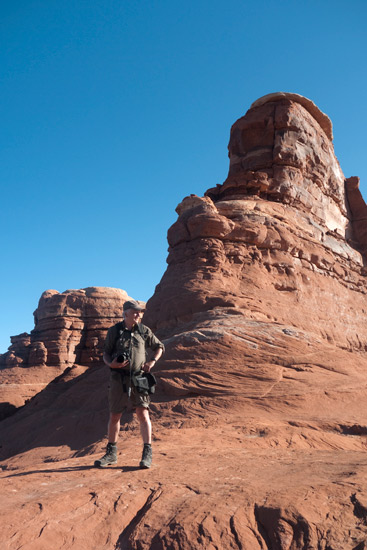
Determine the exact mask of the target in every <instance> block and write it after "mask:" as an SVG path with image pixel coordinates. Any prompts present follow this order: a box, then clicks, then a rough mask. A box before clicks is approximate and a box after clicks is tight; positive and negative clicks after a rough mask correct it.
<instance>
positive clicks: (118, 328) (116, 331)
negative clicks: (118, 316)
mask: <svg viewBox="0 0 367 550" xmlns="http://www.w3.org/2000/svg"><path fill="white" fill-rule="evenodd" d="M113 328H114V329H115V333H116V335H115V344H116V342H117V340H118V339H119V338H120V330H121V329H122V321H119V322H118V323H116V325H114V327H113Z"/></svg>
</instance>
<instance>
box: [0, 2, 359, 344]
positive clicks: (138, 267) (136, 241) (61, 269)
mask: <svg viewBox="0 0 367 550" xmlns="http://www.w3.org/2000/svg"><path fill="white" fill-rule="evenodd" d="M0 6H1V7H0V26H1V33H0V40H1V48H0V75H1V85H0V95H1V101H0V109H1V134H0V136H1V137H0V139H1V161H0V167H1V168H0V170H1V218H0V224H1V260H2V268H1V275H0V277H1V280H0V307H1V326H0V352H5V351H6V349H7V347H8V346H9V344H10V341H9V337H10V335H14V334H18V333H20V332H24V331H26V332H29V331H30V330H31V329H32V328H33V316H32V313H33V311H34V310H35V309H36V307H37V303H38V299H39V297H40V295H41V293H42V292H43V291H44V290H46V289H49V288H53V289H56V290H58V291H60V292H63V291H64V290H66V289H70V288H84V287H87V286H111V287H120V288H123V289H125V290H126V291H127V292H128V293H129V294H130V295H131V296H133V297H134V298H136V299H143V300H146V299H148V298H149V297H150V296H151V295H152V294H153V292H154V288H155V285H156V284H158V282H159V281H160V278H161V276H162V275H163V273H164V271H165V268H166V262H165V260H166V256H167V241H166V233H167V229H168V227H169V226H170V225H171V224H172V223H173V222H174V221H175V219H176V217H177V215H176V213H175V208H176V206H177V204H178V203H179V202H180V201H181V200H182V198H183V197H184V196H186V195H188V194H190V193H196V194H198V195H202V194H203V193H204V191H205V190H206V189H207V188H209V187H212V186H214V185H215V184H216V183H221V182H222V181H223V180H224V179H225V177H226V174H227V171H228V158H227V144H228V138H229V130H230V127H231V124H232V123H233V122H234V121H235V120H236V119H237V118H239V117H240V116H242V115H244V114H245V112H246V111H247V109H248V108H249V106H250V104H251V103H252V102H253V101H255V100H256V99H257V98H258V97H260V96H263V95H265V94H267V93H270V92H274V91H287V92H296V93H299V94H302V95H304V96H306V97H308V98H310V99H311V100H313V101H314V102H315V103H316V104H317V105H318V107H319V108H320V109H321V110H322V111H324V112H325V113H326V114H327V115H328V116H329V117H330V118H331V120H332V122H333V126H334V136H335V138H334V147H335V151H336V155H337V157H338V159H339V162H340V164H341V167H342V170H343V172H344V174H345V175H346V176H351V175H358V176H360V177H361V181H362V186H361V188H362V192H363V193H364V196H365V197H366V196H367V174H366V128H367V112H366V105H367V102H366V88H367V77H366V54H367V47H366V41H367V40H366V36H367V33H366V23H367V20H366V15H367V3H366V2H365V0H350V1H349V2H346V1H339V0H333V1H331V0H319V1H314V0H311V1H304V2H298V1H296V0H293V1H290V0H286V1H282V0H276V1H264V0H256V1H240V0H234V1H232V0H210V1H209V0H208V1H206V0H185V1H184V2H182V1H180V2H179V1H176V0H156V1H142V0H134V1H133V0H103V1H102V0H92V1H89V0H88V1H86V0H78V1H75V0H72V1H71V0H63V1H62V2H60V0H43V1H41V0H38V1H37V0H3V1H2V2H1V4H0Z"/></svg>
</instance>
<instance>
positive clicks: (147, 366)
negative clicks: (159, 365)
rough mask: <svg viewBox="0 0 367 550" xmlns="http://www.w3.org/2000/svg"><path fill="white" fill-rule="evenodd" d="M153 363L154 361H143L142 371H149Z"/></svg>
mask: <svg viewBox="0 0 367 550" xmlns="http://www.w3.org/2000/svg"><path fill="white" fill-rule="evenodd" d="M154 365H155V361H148V362H147V363H144V365H143V371H144V372H150V371H151V370H152V368H153V367H154Z"/></svg>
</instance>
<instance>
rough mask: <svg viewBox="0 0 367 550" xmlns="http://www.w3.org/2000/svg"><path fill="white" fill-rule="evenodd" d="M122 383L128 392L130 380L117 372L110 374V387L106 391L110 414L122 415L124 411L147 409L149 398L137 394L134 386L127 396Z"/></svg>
mask: <svg viewBox="0 0 367 550" xmlns="http://www.w3.org/2000/svg"><path fill="white" fill-rule="evenodd" d="M123 383H124V384H125V385H126V389H127V390H128V388H129V386H130V379H129V377H128V376H125V377H122V376H121V374H120V373H119V372H111V376H110V385H109V390H108V402H109V406H110V412H111V413H116V414H117V413H123V412H124V411H126V410H131V409H136V408H137V407H144V408H145V409H149V405H150V397H149V395H143V394H141V393H138V392H137V391H136V389H135V388H134V386H132V387H131V395H130V397H129V396H128V393H127V391H124V388H123Z"/></svg>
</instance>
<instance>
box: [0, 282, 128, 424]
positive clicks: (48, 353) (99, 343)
mask: <svg viewBox="0 0 367 550" xmlns="http://www.w3.org/2000/svg"><path fill="white" fill-rule="evenodd" d="M128 299H130V298H129V296H128V295H127V293H126V292H125V291H124V290H121V289H119V288H105V287H89V288H83V289H80V290H66V291H65V292H62V293H59V292H58V291H57V290H46V291H45V292H44V293H43V294H42V296H41V298H40V300H39V303H38V308H37V309H36V311H35V312H34V320H35V327H34V329H33V330H32V331H31V333H30V334H27V333H25V332H24V333H22V334H19V335H17V336H12V337H11V346H10V347H9V350H8V351H7V353H4V354H3V355H0V369H2V379H3V385H2V388H1V395H0V398H1V406H0V418H1V417H4V416H8V415H9V414H11V412H14V410H16V408H17V407H19V406H22V405H23V404H24V403H25V401H26V400H27V399H30V398H31V397H33V396H34V395H35V394H36V393H38V392H39V391H41V390H42V389H43V388H44V387H45V386H46V385H47V384H48V383H49V382H51V381H52V380H53V379H54V378H55V377H57V376H59V375H60V374H61V373H62V372H63V371H64V370H65V369H67V368H70V367H72V366H73V365H75V364H78V365H82V366H84V367H92V366H94V365H99V364H101V360H102V354H103V345H104V340H105V337H106V333H107V330H108V328H109V327H110V326H111V325H113V324H114V323H116V322H118V321H120V320H121V317H122V306H123V304H124V302H125V301H126V300H128ZM28 367H32V368H28Z"/></svg>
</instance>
